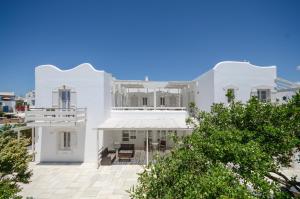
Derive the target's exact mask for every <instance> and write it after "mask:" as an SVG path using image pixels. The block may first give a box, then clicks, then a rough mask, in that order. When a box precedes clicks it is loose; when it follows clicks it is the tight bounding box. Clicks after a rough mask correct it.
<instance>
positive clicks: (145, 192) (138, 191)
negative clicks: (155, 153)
mask: <svg viewBox="0 0 300 199" xmlns="http://www.w3.org/2000/svg"><path fill="white" fill-rule="evenodd" d="M190 112H191V114H190V115H191V116H192V118H190V119H189V120H188V122H189V123H191V124H193V125H194V127H195V128H194V131H193V133H192V134H191V135H189V136H186V137H184V138H182V140H181V141H180V142H177V145H176V147H175V148H174V149H173V150H172V151H171V153H170V155H167V156H164V157H157V158H156V161H155V163H151V164H149V166H147V167H146V169H145V171H144V172H142V173H141V174H140V177H139V179H138V184H137V186H136V187H133V188H132V189H131V190H130V194H131V197H132V198H170V199H171V198H290V197H292V196H293V195H292V193H291V192H290V191H289V190H290V188H291V187H294V188H295V189H296V190H298V191H300V183H299V182H297V181H296V180H295V179H296V178H295V177H292V178H288V177H287V176H285V175H284V174H282V173H281V172H280V168H281V167H289V166H290V163H291V161H292V156H293V154H294V153H295V152H296V151H297V150H299V143H300V93H299V92H298V93H297V94H296V96H294V97H293V99H291V100H290V101H289V102H288V103H287V104H282V105H278V104H271V103H261V102H259V101H258V100H257V99H256V98H255V97H253V98H251V99H250V100H249V101H248V102H247V103H246V104H242V103H240V102H234V101H233V100H232V103H231V104H230V105H229V107H228V106H225V105H224V104H214V105H213V106H212V108H211V112H209V113H208V112H201V111H199V110H197V108H196V107H195V105H194V104H192V105H191V107H190Z"/></svg>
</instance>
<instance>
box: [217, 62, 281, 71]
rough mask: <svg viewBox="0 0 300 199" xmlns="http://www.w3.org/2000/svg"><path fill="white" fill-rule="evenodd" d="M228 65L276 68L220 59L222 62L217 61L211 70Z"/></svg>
mask: <svg viewBox="0 0 300 199" xmlns="http://www.w3.org/2000/svg"><path fill="white" fill-rule="evenodd" d="M230 66H239V67H240V66H244V67H252V68H256V69H261V68H276V66H256V65H253V64H251V63H250V62H247V61H222V62H219V63H217V64H216V65H215V66H214V67H213V70H218V69H219V68H221V67H230Z"/></svg>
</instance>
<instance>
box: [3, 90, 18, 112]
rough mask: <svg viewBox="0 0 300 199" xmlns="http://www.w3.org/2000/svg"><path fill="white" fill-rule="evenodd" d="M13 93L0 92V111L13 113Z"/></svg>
mask: <svg viewBox="0 0 300 199" xmlns="http://www.w3.org/2000/svg"><path fill="white" fill-rule="evenodd" d="M15 97H16V96H15V93H14V92H0V111H2V112H5V113H8V112H15V107H16V100H15Z"/></svg>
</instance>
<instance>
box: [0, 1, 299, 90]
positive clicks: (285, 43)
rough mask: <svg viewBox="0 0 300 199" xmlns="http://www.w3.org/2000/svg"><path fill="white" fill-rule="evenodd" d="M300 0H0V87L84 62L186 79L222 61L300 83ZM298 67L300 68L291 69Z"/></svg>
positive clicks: (126, 74) (128, 75) (124, 75)
mask: <svg viewBox="0 0 300 199" xmlns="http://www.w3.org/2000/svg"><path fill="white" fill-rule="evenodd" d="M299 10H300V1H296V0H295V1H292V0H287V1H284V0H280V1H276V0H269V1H267V0H257V1H255V0H251V1H250V0H248V1H246V0H245V1H242V0H226V1H225V0H224V1H221V0H220V1H214V0H210V1H190V0H187V1H184V0H181V1H176V0H170V1H167V0H159V1H155V0H148V1H144V0H136V1H132V0H120V1H117V0H111V1H108V0H107V1H100V0H98V1H92V0H85V1H83V0H82V1H71V0H69V1H66V0H58V1H43V0H35V1H33V0H27V1H14V0H0V69H1V84H0V91H15V92H16V93H17V94H24V93H25V92H26V91H28V90H30V89H33V88H34V68H35V67H36V66H37V65H41V64H53V65H56V66H58V67H60V68H62V69H68V68H72V67H74V66H77V65H79V64H80V63H84V62H89V63H91V64H92V65H93V66H95V67H96V68H97V69H100V70H105V71H107V72H110V73H112V74H113V75H114V76H116V77H117V78H119V79H143V78H144V77H145V76H146V75H148V76H149V78H150V80H191V79H194V78H195V77H197V76H198V75H200V74H201V73H203V72H205V71H207V70H209V69H210V68H212V67H213V66H214V65H215V64H216V63H218V62H220V61H224V60H239V61H241V60H248V61H250V62H251V63H253V64H255V65H276V66H277V67H278V75H279V76H281V77H284V78H286V79H289V80H292V81H300V67H299V66H300V13H299ZM297 68H298V70H297Z"/></svg>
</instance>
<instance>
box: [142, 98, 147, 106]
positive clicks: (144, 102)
mask: <svg viewBox="0 0 300 199" xmlns="http://www.w3.org/2000/svg"><path fill="white" fill-rule="evenodd" d="M147 105H148V98H147V97H143V106H147Z"/></svg>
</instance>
